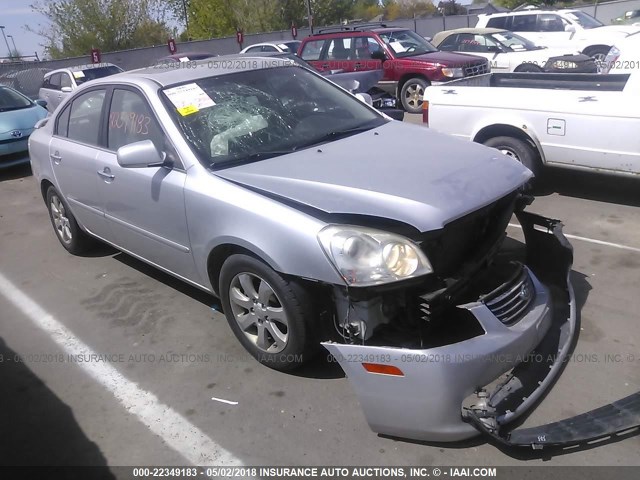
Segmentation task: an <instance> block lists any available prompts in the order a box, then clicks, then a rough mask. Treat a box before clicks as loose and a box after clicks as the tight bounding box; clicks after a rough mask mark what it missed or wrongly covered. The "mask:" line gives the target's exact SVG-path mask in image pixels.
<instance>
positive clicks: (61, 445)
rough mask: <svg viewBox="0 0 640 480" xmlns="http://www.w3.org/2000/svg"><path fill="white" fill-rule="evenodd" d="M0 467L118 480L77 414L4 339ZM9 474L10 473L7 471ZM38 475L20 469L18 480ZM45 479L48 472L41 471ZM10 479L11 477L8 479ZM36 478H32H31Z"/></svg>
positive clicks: (0, 347)
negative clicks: (51, 469) (57, 469)
mask: <svg viewBox="0 0 640 480" xmlns="http://www.w3.org/2000/svg"><path fill="white" fill-rule="evenodd" d="M0 359H1V360H0V389H1V391H2V395H0V412H1V413H0V431H1V432H2V435H0V466H3V467H6V466H28V467H68V466H87V467H88V466H90V467H103V468H95V469H90V470H86V469H77V471H76V470H74V469H63V471H60V472H59V473H61V474H62V475H61V476H56V478H78V479H85V478H91V479H105V480H108V479H115V477H114V476H113V474H112V473H111V472H110V470H109V469H108V468H105V467H106V466H107V461H106V459H105V457H104V456H103V454H102V452H101V451H100V449H99V448H98V446H97V445H96V444H95V443H93V442H92V441H91V440H90V439H89V438H87V436H86V435H85V434H84V432H83V431H82V429H81V428H80V425H78V423H77V422H76V419H75V418H74V416H73V412H72V411H71V409H70V408H69V406H67V405H66V404H65V403H63V402H62V401H61V400H60V399H59V398H58V397H57V396H56V395H55V394H54V393H53V392H52V391H51V390H49V388H47V386H46V385H45V384H44V382H43V381H42V380H40V379H39V378H38V377H37V376H36V375H35V374H34V373H33V372H32V371H31V370H29V368H27V366H26V365H25V364H24V363H23V362H22V361H21V360H20V358H19V356H18V354H17V353H16V352H14V351H13V350H11V349H10V348H9V347H8V346H7V345H6V343H5V341H4V339H2V338H1V337H0ZM5 472H8V470H6V471H5ZM36 472H37V470H30V469H27V470H25V471H22V470H20V469H17V470H16V472H15V473H16V474H17V475H18V476H17V477H14V478H18V477H19V478H25V477H24V476H23V474H27V476H29V477H30V475H28V474H29V473H33V474H34V477H35V476H37V474H36ZM40 473H41V474H42V475H43V476H42V477H41V478H46V475H47V473H46V472H45V470H42V471H40ZM7 478H9V477H7ZM30 478H31V477H30Z"/></svg>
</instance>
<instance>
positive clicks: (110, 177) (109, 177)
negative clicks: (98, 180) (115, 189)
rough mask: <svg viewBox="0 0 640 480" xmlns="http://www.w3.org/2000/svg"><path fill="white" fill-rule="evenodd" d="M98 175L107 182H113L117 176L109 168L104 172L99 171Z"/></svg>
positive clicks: (105, 168)
mask: <svg viewBox="0 0 640 480" xmlns="http://www.w3.org/2000/svg"><path fill="white" fill-rule="evenodd" d="M98 175H100V176H101V177H102V178H104V179H105V181H106V182H111V181H113V179H114V178H116V176H115V175H113V174H112V173H111V169H110V168H109V167H104V170H102V171H100V170H98Z"/></svg>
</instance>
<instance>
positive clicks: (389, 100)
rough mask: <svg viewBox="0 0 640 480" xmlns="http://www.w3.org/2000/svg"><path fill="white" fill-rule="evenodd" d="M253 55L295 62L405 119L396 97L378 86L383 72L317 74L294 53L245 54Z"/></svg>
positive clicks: (383, 109)
mask: <svg viewBox="0 0 640 480" xmlns="http://www.w3.org/2000/svg"><path fill="white" fill-rule="evenodd" d="M245 55H251V56H252V57H258V58H260V57H262V58H265V57H271V58H278V59H286V60H289V61H291V62H294V63H296V64H298V65H300V66H302V67H305V68H307V69H309V70H311V71H313V72H316V73H319V74H320V75H322V76H323V77H324V78H327V79H329V80H331V81H332V82H334V83H336V84H338V85H340V86H341V87H342V88H344V89H345V90H348V91H350V92H351V93H353V94H358V93H360V94H362V93H366V94H368V95H369V96H370V97H371V105H372V106H373V107H374V108H375V109H377V110H378V111H380V112H382V113H384V114H385V115H387V116H389V117H391V118H393V119H394V120H403V119H404V110H402V109H399V108H397V100H396V98H395V97H394V96H392V95H390V94H389V93H387V92H385V91H384V90H382V89H381V88H378V87H377V86H376V85H377V83H378V82H379V81H380V79H381V78H382V75H383V72H382V70H369V71H366V70H365V71H361V72H349V73H343V72H341V71H338V72H337V73H333V72H331V71H330V70H327V71H324V72H317V70H316V69H315V68H313V66H312V65H311V64H310V63H308V62H306V61H305V60H303V59H301V58H300V57H298V56H297V55H295V54H293V53H280V52H261V53H252V54H245ZM261 64H262V66H263V67H265V68H267V67H268V66H269V63H268V62H261Z"/></svg>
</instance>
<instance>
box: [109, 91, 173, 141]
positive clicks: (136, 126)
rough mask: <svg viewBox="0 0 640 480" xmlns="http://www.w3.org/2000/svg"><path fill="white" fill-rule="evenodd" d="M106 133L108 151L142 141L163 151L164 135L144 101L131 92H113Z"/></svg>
mask: <svg viewBox="0 0 640 480" xmlns="http://www.w3.org/2000/svg"><path fill="white" fill-rule="evenodd" d="M107 132H108V133H107V147H108V148H109V150H113V151H116V150H118V149H119V148H120V147H122V146H123V145H129V144H130V143H135V142H140V141H142V140H151V141H152V142H153V143H154V144H155V146H156V147H157V148H158V149H159V150H163V139H164V135H163V133H162V130H161V128H160V126H159V125H158V122H157V121H156V119H155V117H154V116H153V113H152V112H151V109H150V108H149V105H148V104H147V101H146V99H144V98H143V97H142V96H141V95H139V94H138V93H135V92H132V91H131V90H122V89H116V90H114V91H113V97H112V98H111V109H110V111H109V127H108V129H107Z"/></svg>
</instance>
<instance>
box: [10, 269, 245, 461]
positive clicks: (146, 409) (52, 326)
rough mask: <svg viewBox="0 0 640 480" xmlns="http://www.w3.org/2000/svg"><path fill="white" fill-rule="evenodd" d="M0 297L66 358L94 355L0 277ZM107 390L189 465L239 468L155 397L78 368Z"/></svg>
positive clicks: (100, 366) (103, 366)
mask: <svg viewBox="0 0 640 480" xmlns="http://www.w3.org/2000/svg"><path fill="white" fill-rule="evenodd" d="M0 294H2V295H3V296H4V297H5V298H6V299H7V300H8V301H9V302H11V303H12V304H13V305H15V307H16V308H18V309H19V310H20V311H22V313H24V314H25V315H26V316H27V317H28V318H29V319H30V320H31V321H32V322H33V324H34V325H35V326H37V327H38V328H39V329H40V330H42V331H43V332H45V333H47V334H48V335H49V336H50V337H51V338H52V339H53V341H55V342H56V343H57V344H58V345H59V346H60V347H61V348H62V349H64V351H65V352H66V353H67V354H69V355H81V356H88V355H94V354H95V352H94V351H93V350H91V348H89V347H88V346H87V345H85V344H84V343H83V342H82V341H81V340H80V339H78V338H77V337H76V336H75V335H74V334H73V333H72V332H71V331H70V330H68V329H67V328H66V327H65V326H64V325H62V324H61V323H60V322H59V321H58V320H57V319H56V318H55V317H53V316H52V315H51V314H49V313H48V312H47V311H46V310H44V309H43V308H42V307H40V305H38V304H37V303H36V302H34V301H33V300H32V299H31V298H29V297H28V296H27V295H26V294H25V293H23V292H22V291H21V290H20V289H19V288H18V287H16V286H15V285H14V284H13V283H11V282H10V281H9V279H7V278H6V277H5V276H4V275H2V274H1V273H0ZM77 365H78V366H79V367H80V368H82V369H83V370H84V371H85V372H86V373H87V374H89V375H90V376H91V377H92V378H93V379H94V380H95V381H97V382H98V383H100V384H102V386H104V387H105V388H106V389H108V390H109V391H110V392H111V393H112V394H113V396H114V397H116V398H117V399H118V401H119V402H120V403H121V404H122V406H123V407H125V408H126V409H127V410H128V411H129V413H131V414H133V415H135V416H136V417H137V418H138V420H140V422H142V423H143V424H144V425H145V426H146V427H147V428H148V429H149V430H151V431H152V432H153V433H155V434H156V435H158V436H159V437H161V438H162V440H164V441H165V442H166V444H167V445H169V446H170V447H171V448H173V449H174V450H175V451H176V452H178V453H179V454H180V455H182V456H183V457H184V458H185V460H187V461H188V462H190V463H191V464H192V465H228V466H232V465H233V466H235V465H242V461H241V460H240V459H238V458H236V457H235V456H234V455H233V454H232V453H230V452H229V451H227V450H225V449H224V448H222V447H221V446H220V445H218V444H217V443H216V442H215V441H213V440H212V439H211V438H209V437H208V436H207V435H206V434H205V433H204V432H202V431H201V430H200V429H199V428H198V427H196V426H195V425H193V424H192V423H191V422H189V421H188V420H186V419H185V418H184V417H182V415H180V414H179V413H178V412H176V411H175V410H173V409H172V408H171V407H169V406H168V405H165V404H163V403H162V402H160V400H158V397H156V396H155V395H154V394H152V393H149V392H147V391H145V390H142V389H141V388H140V387H138V385H137V384H136V383H134V382H132V381H130V380H128V379H127V378H125V377H124V376H123V375H122V374H121V373H120V372H118V370H116V369H115V368H114V367H112V366H111V365H109V364H107V363H102V362H88V363H85V362H82V363H78V364H77Z"/></svg>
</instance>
